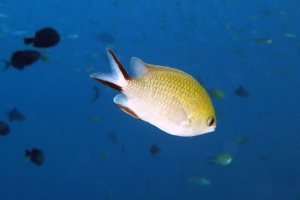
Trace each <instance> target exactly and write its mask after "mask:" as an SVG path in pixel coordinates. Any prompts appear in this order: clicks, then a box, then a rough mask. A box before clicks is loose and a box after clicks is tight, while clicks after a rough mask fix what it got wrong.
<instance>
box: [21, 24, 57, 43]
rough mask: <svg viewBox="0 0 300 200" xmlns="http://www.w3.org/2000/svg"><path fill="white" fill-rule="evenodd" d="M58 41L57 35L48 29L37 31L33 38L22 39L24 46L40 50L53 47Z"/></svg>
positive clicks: (54, 31) (53, 30) (51, 29)
mask: <svg viewBox="0 0 300 200" xmlns="http://www.w3.org/2000/svg"><path fill="white" fill-rule="evenodd" d="M59 41H60V35H59V33H58V32H57V31H56V30H55V29H53V28H49V27H47V28H43V29H41V30H39V31H37V32H36V33H35V36H34V37H29V38H24V43H25V44H33V46H34V47H40V48H47V47H51V46H55V45H56V44H57V43H58V42H59Z"/></svg>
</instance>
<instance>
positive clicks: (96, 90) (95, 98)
mask: <svg viewBox="0 0 300 200" xmlns="http://www.w3.org/2000/svg"><path fill="white" fill-rule="evenodd" d="M93 89H94V91H95V92H94V97H93V99H92V102H95V101H96V100H97V99H98V98H99V97H100V90H99V88H98V87H97V86H94V87H93Z"/></svg>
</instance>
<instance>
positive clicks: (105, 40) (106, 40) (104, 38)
mask: <svg viewBox="0 0 300 200" xmlns="http://www.w3.org/2000/svg"><path fill="white" fill-rule="evenodd" d="M97 39H98V40H99V41H100V42H101V44H103V45H109V44H113V43H114V42H115V38H113V36H111V35H110V34H108V33H106V32H103V33H101V34H100V35H99V36H98V37H97ZM106 57H107V56H106Z"/></svg>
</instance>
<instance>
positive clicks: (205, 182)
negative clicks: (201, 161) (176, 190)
mask: <svg viewBox="0 0 300 200" xmlns="http://www.w3.org/2000/svg"><path fill="white" fill-rule="evenodd" d="M185 179H186V180H187V181H189V182H191V183H196V184H199V185H201V186H206V185H210V180H208V179H207V178H205V177H204V176H201V175H194V176H189V177H186V178H185Z"/></svg>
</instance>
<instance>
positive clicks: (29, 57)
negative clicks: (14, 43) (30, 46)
mask: <svg viewBox="0 0 300 200" xmlns="http://www.w3.org/2000/svg"><path fill="white" fill-rule="evenodd" d="M40 57H41V53H40V52H38V51H35V50H24V51H16V52H14V53H13V55H12V56H11V59H10V61H6V60H1V61H2V62H5V64H6V66H5V68H4V69H3V71H4V70H6V69H7V68H8V67H9V66H13V67H14V68H16V69H18V70H23V69H24V68H25V67H26V66H28V65H31V64H33V63H35V62H36V61H37V60H38V59H39V58H40Z"/></svg>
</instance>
